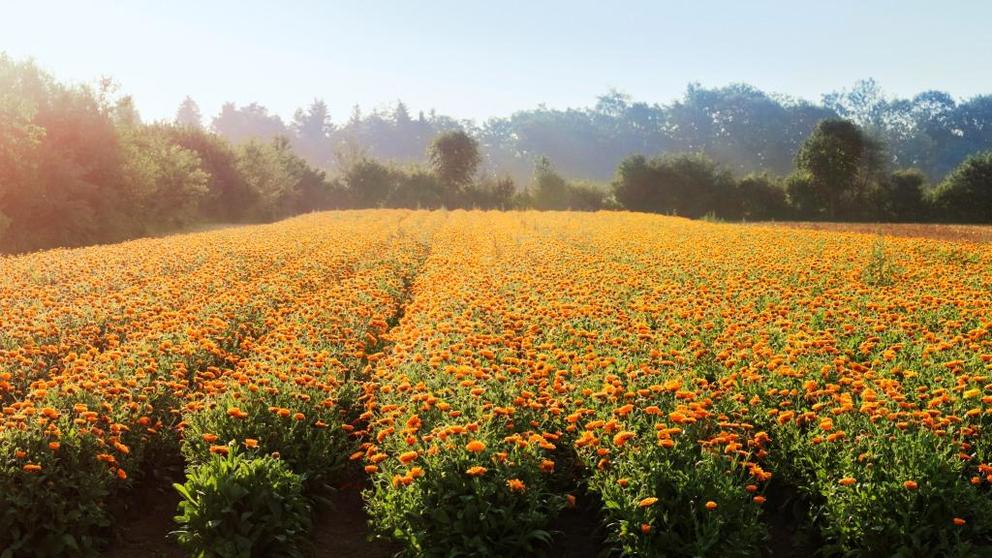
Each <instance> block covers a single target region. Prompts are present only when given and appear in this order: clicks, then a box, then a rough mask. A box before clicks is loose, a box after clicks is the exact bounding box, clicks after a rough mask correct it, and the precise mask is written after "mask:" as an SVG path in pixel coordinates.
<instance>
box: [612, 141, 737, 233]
mask: <svg viewBox="0 0 992 558" xmlns="http://www.w3.org/2000/svg"><path fill="white" fill-rule="evenodd" d="M613 192H614V196H615V197H616V200H617V202H619V203H620V204H621V205H622V206H623V207H625V208H627V209H630V210H633V211H650V212H654V213H668V214H671V213H674V214H677V215H683V216H686V217H692V218H696V217H702V216H703V215H705V214H707V213H709V212H716V214H717V216H718V217H727V216H728V213H729V212H731V211H732V207H727V202H728V200H732V199H733V194H734V179H733V176H731V174H730V173H729V172H728V171H727V170H725V169H723V168H721V167H720V166H718V165H717V164H716V163H714V162H713V161H712V160H710V159H709V158H708V157H706V156H705V155H701V154H694V155H685V154H683V155H667V156H664V157H659V158H657V159H652V160H650V161H648V160H647V159H645V158H644V156H642V155H633V156H631V157H628V158H626V159H624V160H623V161H622V162H621V163H620V166H619V167H618V169H617V177H616V179H615V180H614V181H613Z"/></svg>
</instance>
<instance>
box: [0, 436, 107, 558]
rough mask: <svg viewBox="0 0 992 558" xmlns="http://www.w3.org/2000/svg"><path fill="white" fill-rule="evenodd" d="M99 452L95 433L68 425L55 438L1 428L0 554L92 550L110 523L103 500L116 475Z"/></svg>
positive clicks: (43, 554)
mask: <svg viewBox="0 0 992 558" xmlns="http://www.w3.org/2000/svg"><path fill="white" fill-rule="evenodd" d="M62 426H66V425H65V424H63V425H62ZM56 441H57V443H58V444H59V445H58V447H57V449H52V446H49V444H50V443H54V442H56ZM103 452H104V450H103V449H102V448H101V445H100V441H99V440H98V439H97V438H96V437H95V436H91V435H87V434H83V433H80V432H78V431H76V430H75V429H71V427H70V428H69V429H67V430H64V431H63V432H62V434H61V436H59V437H57V438H56V437H54V436H52V435H50V434H45V433H41V432H38V431H35V430H28V431H20V430H8V431H6V432H4V433H3V435H2V438H0V456H2V457H0V549H3V550H2V551H0V556H2V557H3V558H12V557H16V556H33V557H38V558H45V557H62V556H92V555H95V554H96V551H95V549H96V548H97V547H98V546H99V545H100V543H101V542H103V535H105V534H106V532H107V530H108V528H109V527H110V524H111V517H110V513H109V512H108V511H107V508H106V502H107V498H108V496H109V495H110V493H111V489H112V485H113V484H114V482H115V481H116V480H117V479H116V477H115V476H114V474H113V473H112V472H111V471H110V470H109V467H108V465H107V464H106V463H103V462H101V461H98V460H97V459H96V456H97V455H98V454H101V453H103Z"/></svg>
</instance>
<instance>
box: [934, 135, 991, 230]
mask: <svg viewBox="0 0 992 558" xmlns="http://www.w3.org/2000/svg"><path fill="white" fill-rule="evenodd" d="M933 201H934V204H935V205H936V206H937V210H938V211H939V212H940V215H941V216H942V217H943V218H945V219H949V220H951V221H957V222H965V223H989V222H992V151H987V152H985V153H981V154H978V155H972V156H971V157H968V158H967V159H966V160H965V161H964V162H963V163H961V165H959V166H958V168H956V169H954V172H952V173H951V174H950V175H948V176H947V178H946V179H944V181H943V182H941V183H940V185H939V186H938V187H937V189H936V190H935V191H934V192H933Z"/></svg>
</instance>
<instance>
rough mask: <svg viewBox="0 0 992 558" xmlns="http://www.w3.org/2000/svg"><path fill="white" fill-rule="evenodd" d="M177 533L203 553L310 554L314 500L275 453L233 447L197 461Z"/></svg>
mask: <svg viewBox="0 0 992 558" xmlns="http://www.w3.org/2000/svg"><path fill="white" fill-rule="evenodd" d="M175 488H176V490H177V491H179V493H180V494H181V495H182V501H181V502H180V503H179V510H178V511H179V515H177V516H176V522H177V523H178V524H179V529H178V530H177V531H176V532H175V535H176V537H177V539H178V541H179V544H180V545H182V546H183V548H185V549H186V551H187V552H189V554H190V556H194V557H197V558H208V557H218V558H251V557H253V556H273V557H288V558H296V557H302V556H305V555H306V554H305V552H304V551H305V550H306V548H307V546H308V544H309V541H308V539H307V536H308V531H309V529H310V525H311V519H310V504H309V503H308V501H307V499H306V497H305V496H304V495H303V482H302V480H301V478H300V477H299V476H298V475H296V474H294V473H293V472H292V471H290V470H289V467H288V466H287V465H286V464H285V463H284V462H282V461H280V460H278V459H275V458H273V457H269V456H265V457H259V458H248V457H245V456H243V455H241V454H239V453H238V452H237V450H236V448H233V447H232V448H231V450H230V452H229V453H228V455H227V456H225V457H212V458H211V459H210V460H208V461H207V462H206V463H203V464H201V465H198V466H195V467H192V468H191V469H190V470H189V472H188V473H187V477H186V482H185V483H184V484H176V485H175Z"/></svg>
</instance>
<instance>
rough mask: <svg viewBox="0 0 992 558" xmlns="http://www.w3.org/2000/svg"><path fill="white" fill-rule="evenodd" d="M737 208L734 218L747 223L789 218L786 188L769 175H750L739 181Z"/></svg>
mask: <svg viewBox="0 0 992 558" xmlns="http://www.w3.org/2000/svg"><path fill="white" fill-rule="evenodd" d="M734 197H735V201H736V205H737V207H736V208H735V211H734V212H733V213H735V214H734V215H732V216H733V217H736V218H740V219H743V220H745V221H767V220H772V219H784V218H786V217H788V216H789V203H788V201H787V199H786V190H785V188H784V187H783V186H782V185H781V184H780V183H779V182H778V181H777V180H775V179H774V178H772V177H771V176H769V175H767V174H750V175H748V176H745V177H744V178H742V179H740V180H739V181H737V189H736V192H735V196H734Z"/></svg>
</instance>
